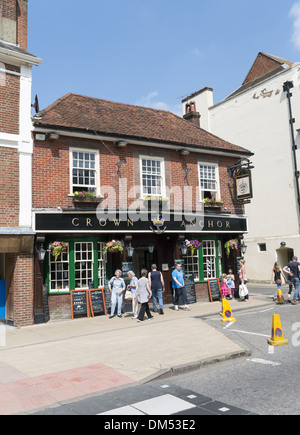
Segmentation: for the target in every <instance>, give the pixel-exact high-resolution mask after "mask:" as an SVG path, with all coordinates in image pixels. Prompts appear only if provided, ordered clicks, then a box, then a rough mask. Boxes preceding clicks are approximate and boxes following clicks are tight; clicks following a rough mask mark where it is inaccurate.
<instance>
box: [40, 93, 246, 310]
mask: <svg viewBox="0 0 300 435" xmlns="http://www.w3.org/2000/svg"><path fill="white" fill-rule="evenodd" d="M185 118H186V119H182V118H180V117H178V116H176V115H174V114H172V113H170V112H166V111H162V110H154V109H148V108H144V107H137V106H132V105H126V104H120V103H114V102H110V101H104V100H100V99H96V98H90V97H84V96H81V95H74V94H67V95H65V96H64V97H62V98H60V99H59V100H57V101H56V102H54V103H53V104H52V105H51V106H49V107H48V108H46V109H45V110H43V111H42V112H40V113H38V114H37V115H36V116H35V117H34V118H33V123H34V153H33V220H34V230H35V232H36V235H37V240H38V242H37V245H36V252H37V250H38V249H40V247H41V246H40V244H41V242H43V247H44V248H45V249H48V247H49V246H50V245H51V243H53V242H55V241H59V242H62V243H64V245H65V246H66V247H67V252H64V253H62V254H61V255H59V256H58V257H57V259H56V258H55V256H54V255H52V253H51V252H48V253H47V255H46V258H45V261H44V264H43V269H42V268H41V269H40V270H39V272H38V273H36V274H35V300H36V301H39V304H37V305H36V306H35V313H36V314H37V313H40V314H41V315H43V297H42V296H43V293H42V288H43V286H45V285H46V286H47V289H48V301H47V306H49V309H50V316H51V317H52V318H55V317H69V316H70V290H74V289H86V288H89V286H90V285H92V286H93V287H94V288H98V287H102V286H105V281H106V279H107V278H109V277H110V276H111V275H112V274H113V272H114V270H115V268H122V266H124V264H125V265H126V264H127V263H128V262H129V263H130V268H133V270H134V271H135V273H136V274H137V275H138V276H139V274H140V270H141V268H142V267H146V268H147V269H148V270H149V268H150V265H151V264H152V263H153V262H154V263H156V264H157V265H158V267H159V269H160V270H163V274H164V277H165V281H166V284H167V291H166V294H165V301H166V302H169V303H170V302H172V294H171V286H170V282H171V271H172V267H173V266H174V261H175V260H176V259H181V258H183V260H184V262H185V268H186V271H187V272H190V273H193V274H194V276H195V282H196V293H197V299H201V298H204V299H205V300H208V289H207V280H208V279H209V278H214V277H219V276H220V275H221V273H222V272H223V271H224V270H226V269H227V267H229V266H231V267H233V268H235V263H236V256H231V257H230V259H229V260H228V259H227V257H226V256H225V253H224V244H225V243H226V241H228V240H230V239H233V238H234V239H236V238H239V237H242V236H243V234H244V233H246V232H247V218H246V217H245V215H244V208H243V205H241V204H240V203H239V202H238V201H237V200H236V199H235V198H236V196H235V184H234V180H233V179H232V178H230V177H229V175H228V168H229V167H230V166H233V165H234V164H236V162H237V161H238V160H240V159H242V158H249V157H250V156H251V155H252V154H251V153H250V152H249V151H247V150H246V149H244V148H241V147H239V146H236V145H233V144H231V143H229V142H226V141H224V140H222V139H220V138H218V137H216V136H214V135H212V134H210V133H208V132H206V131H204V130H202V129H200V128H199V114H198V113H197V112H196V108H195V107H192V108H191V110H188V113H187V115H186V116H185ZM189 121H191V122H189ZM78 192H89V193H88V197H86V194H85V198H81V194H78ZM205 198H210V201H208V203H206V204H204V199H205ZM157 199H159V200H158V201H157ZM150 200H152V201H150ZM156 201H157V202H156ZM149 203H151V207H149ZM116 239H118V240H121V241H123V242H124V245H125V249H124V251H123V252H122V254H111V253H108V254H104V253H103V250H104V248H105V243H106V242H108V241H111V240H116ZM185 239H188V240H190V239H197V240H198V241H199V242H202V246H201V248H200V249H199V251H196V252H195V253H194V255H192V253H191V251H190V250H188V251H187V252H186V253H185V252H184V251H185V250H184V242H185ZM130 251H131V252H130ZM129 255H130V257H129ZM236 255H237V253H236Z"/></svg>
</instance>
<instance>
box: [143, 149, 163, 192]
mask: <svg viewBox="0 0 300 435" xmlns="http://www.w3.org/2000/svg"><path fill="white" fill-rule="evenodd" d="M142 159H147V160H159V161H160V162H161V172H162V189H161V190H162V192H161V195H149V194H147V195H144V193H143V165H142ZM139 160H140V164H139V167H140V198H141V199H143V198H144V196H154V197H156V196H162V198H164V197H165V196H166V173H165V159H164V158H163V157H154V156H145V155H143V156H139Z"/></svg>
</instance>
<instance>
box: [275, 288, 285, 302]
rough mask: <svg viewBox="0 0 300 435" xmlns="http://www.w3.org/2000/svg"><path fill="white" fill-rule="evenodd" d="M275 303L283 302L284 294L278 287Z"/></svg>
mask: <svg viewBox="0 0 300 435" xmlns="http://www.w3.org/2000/svg"><path fill="white" fill-rule="evenodd" d="M276 303H277V304H278V305H281V304H284V303H285V300H284V296H283V294H282V291H281V290H280V289H278V290H277V302H276Z"/></svg>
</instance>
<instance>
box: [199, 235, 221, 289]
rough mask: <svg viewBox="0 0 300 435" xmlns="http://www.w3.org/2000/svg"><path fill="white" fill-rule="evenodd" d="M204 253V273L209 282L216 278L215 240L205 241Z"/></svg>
mask: <svg viewBox="0 0 300 435" xmlns="http://www.w3.org/2000/svg"><path fill="white" fill-rule="evenodd" d="M202 251H203V271H204V279H205V280H208V279H211V278H217V277H216V274H217V272H216V244H215V242H214V240H204V241H203V244H202Z"/></svg>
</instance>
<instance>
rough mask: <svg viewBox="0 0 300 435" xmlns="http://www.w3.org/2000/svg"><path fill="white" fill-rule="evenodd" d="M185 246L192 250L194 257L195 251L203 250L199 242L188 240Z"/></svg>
mask: <svg viewBox="0 0 300 435" xmlns="http://www.w3.org/2000/svg"><path fill="white" fill-rule="evenodd" d="M185 244H186V246H187V247H188V248H190V250H191V252H192V255H194V253H195V251H198V249H200V248H201V246H202V243H201V242H198V240H186V241H185Z"/></svg>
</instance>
